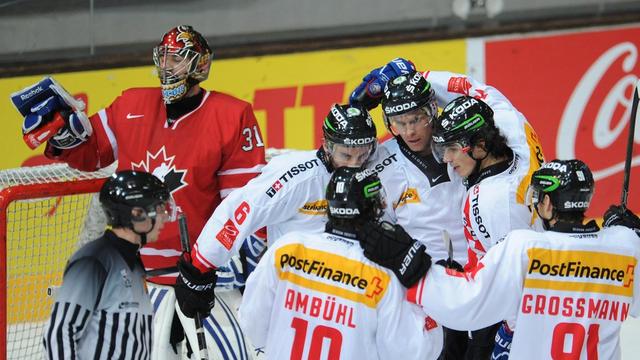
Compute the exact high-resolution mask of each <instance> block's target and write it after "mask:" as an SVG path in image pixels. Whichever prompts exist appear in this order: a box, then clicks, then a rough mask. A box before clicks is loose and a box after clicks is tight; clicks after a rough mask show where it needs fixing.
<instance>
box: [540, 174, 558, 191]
mask: <svg viewBox="0 0 640 360" xmlns="http://www.w3.org/2000/svg"><path fill="white" fill-rule="evenodd" d="M534 177H535V178H536V179H543V180H549V181H551V185H549V186H547V187H546V188H544V189H542V191H544V192H551V191H553V190H555V189H557V188H558V186H560V180H558V178H556V177H555V176H551V175H535V176H534Z"/></svg>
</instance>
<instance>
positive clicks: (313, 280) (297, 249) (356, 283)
mask: <svg viewBox="0 0 640 360" xmlns="http://www.w3.org/2000/svg"><path fill="white" fill-rule="evenodd" d="M275 261H276V264H275V266H276V270H277V272H278V276H279V277H280V279H282V280H286V281H289V282H292V283H294V284H296V285H299V286H302V287H305V288H308V289H310V290H315V291H319V292H322V293H325V294H328V295H333V296H336V297H340V298H345V299H349V300H352V301H355V302H358V303H362V304H364V305H366V306H368V307H371V308H375V307H377V304H378V302H379V301H380V300H381V299H382V297H383V296H384V294H385V292H386V290H387V288H388V285H389V281H390V280H391V279H390V276H389V275H388V274H387V273H386V272H384V271H382V270H380V269H377V268H374V267H372V266H369V265H366V264H363V263H361V262H359V261H357V260H352V259H349V258H346V257H343V256H339V255H335V254H333V253H330V252H326V251H321V250H316V249H310V248H307V247H305V246H304V245H302V244H290V245H285V246H283V247H281V248H279V249H278V250H277V251H276V257H275Z"/></svg>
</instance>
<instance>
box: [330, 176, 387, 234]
mask: <svg viewBox="0 0 640 360" xmlns="http://www.w3.org/2000/svg"><path fill="white" fill-rule="evenodd" d="M326 198H327V202H328V207H329V221H330V222H331V220H332V219H350V220H358V219H364V220H376V219H378V218H380V216H382V210H383V209H384V206H385V205H384V202H385V196H384V189H383V187H382V184H381V182H380V179H379V178H378V175H376V173H375V172H374V171H372V170H369V169H363V168H350V167H340V168H337V169H336V170H335V171H334V172H333V174H332V175H331V179H330V180H329V185H328V186H327V192H326Z"/></svg>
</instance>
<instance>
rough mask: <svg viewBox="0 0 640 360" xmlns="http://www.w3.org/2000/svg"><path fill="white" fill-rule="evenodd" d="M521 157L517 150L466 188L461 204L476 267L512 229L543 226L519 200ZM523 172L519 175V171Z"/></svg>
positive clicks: (483, 172)
mask: <svg viewBox="0 0 640 360" xmlns="http://www.w3.org/2000/svg"><path fill="white" fill-rule="evenodd" d="M522 165H523V164H522V159H521V158H520V155H518V154H517V153H515V152H514V157H513V159H512V160H511V161H510V162H508V163H507V162H502V163H499V164H496V165H493V166H490V167H488V168H486V169H484V170H483V171H482V172H481V173H480V176H479V178H478V183H476V184H475V185H473V186H471V188H469V190H468V191H467V194H466V196H465V199H464V203H463V206H462V221H463V223H464V232H465V237H466V238H467V242H468V256H469V261H468V263H467V265H466V266H465V268H467V269H473V268H474V267H475V266H476V265H477V263H478V260H479V259H481V258H482V257H483V256H484V254H485V253H486V252H487V250H489V248H491V247H492V246H494V245H495V244H496V243H498V242H499V241H500V240H502V239H503V238H504V237H505V236H506V235H507V233H509V231H511V230H517V229H533V230H539V231H540V230H542V226H541V224H540V221H539V220H537V218H536V220H535V221H534V217H533V214H532V211H531V210H529V207H528V206H526V205H524V204H521V203H518V201H517V191H518V184H520V182H521V180H522V176H523V175H522V172H523V171H524V170H521V168H522ZM518 174H520V175H518Z"/></svg>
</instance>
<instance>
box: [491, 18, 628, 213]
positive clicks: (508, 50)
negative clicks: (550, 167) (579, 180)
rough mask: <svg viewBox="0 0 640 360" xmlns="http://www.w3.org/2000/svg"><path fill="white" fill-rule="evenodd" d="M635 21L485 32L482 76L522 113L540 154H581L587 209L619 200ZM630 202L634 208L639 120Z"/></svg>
mask: <svg viewBox="0 0 640 360" xmlns="http://www.w3.org/2000/svg"><path fill="white" fill-rule="evenodd" d="M638 48H640V26H632V27H624V28H610V29H597V30H592V31H582V32H574V33H555V34H545V35H535V36H527V37H520V38H517V39H487V40H486V42H485V56H486V57H485V65H486V68H485V80H486V83H488V84H491V85H493V86H495V87H496V88H498V89H499V90H501V91H502V92H503V93H504V94H505V95H506V96H507V97H508V98H509V99H510V100H511V102H512V103H513V104H514V105H515V106H516V107H517V108H518V109H519V110H520V111H521V112H522V113H523V114H525V116H526V117H527V119H529V121H530V122H531V123H532V124H533V126H534V128H535V129H536V131H537V133H538V135H539V136H540V138H541V140H542V145H543V146H544V151H545V155H546V158H547V160H551V159H554V158H560V159H571V158H577V159H581V160H583V161H585V162H586V163H587V165H589V167H590V168H591V170H592V171H593V173H594V177H595V179H596V191H595V196H594V200H593V202H592V205H591V209H590V211H589V213H588V215H589V216H592V217H601V216H602V214H603V213H604V211H605V210H606V208H607V207H608V206H609V205H610V204H614V203H618V204H619V203H620V194H621V192H622V182H623V172H624V160H625V154H626V146H627V139H628V132H629V120H630V114H631V100H632V98H633V90H634V86H635V83H636V81H637V80H638V75H640V62H639V59H638ZM633 150H634V151H633V153H634V155H633V162H632V171H631V182H630V188H629V207H630V208H631V209H632V210H634V211H635V212H638V211H640V197H639V196H638V195H640V188H639V187H640V167H639V165H640V126H638V125H636V130H635V142H634V148H633Z"/></svg>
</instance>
